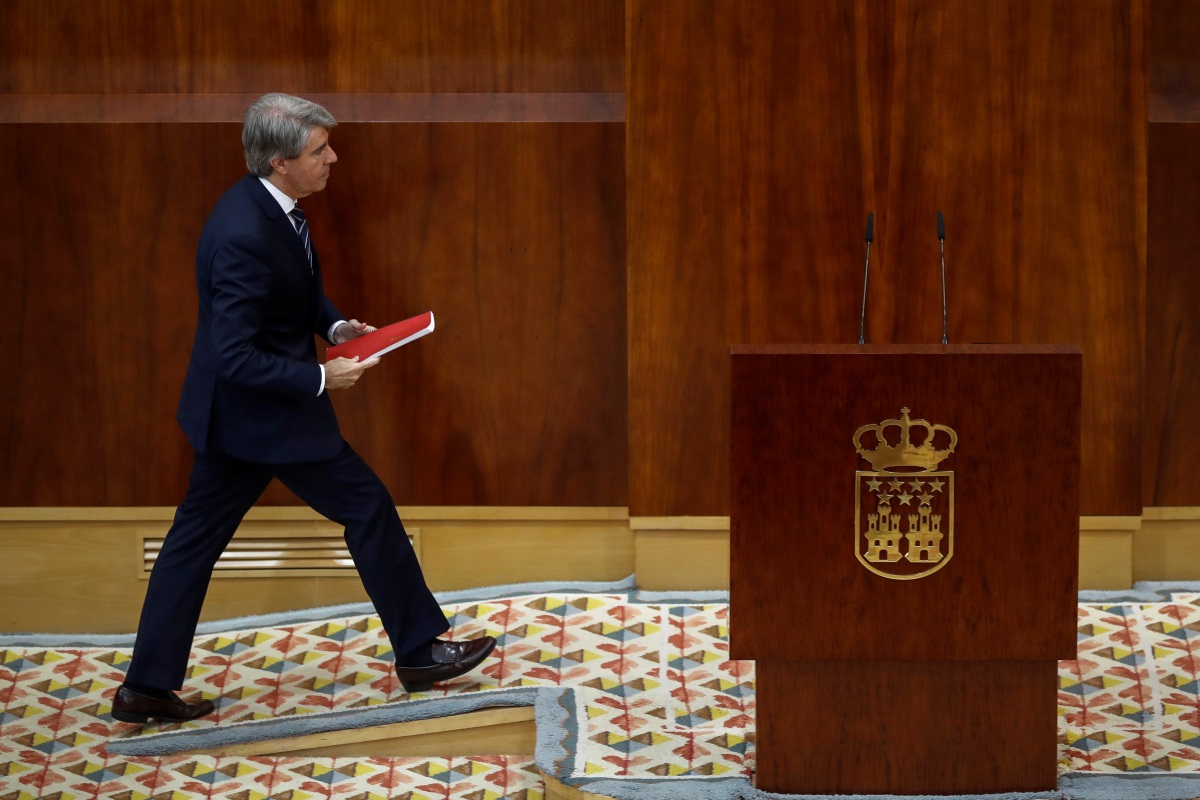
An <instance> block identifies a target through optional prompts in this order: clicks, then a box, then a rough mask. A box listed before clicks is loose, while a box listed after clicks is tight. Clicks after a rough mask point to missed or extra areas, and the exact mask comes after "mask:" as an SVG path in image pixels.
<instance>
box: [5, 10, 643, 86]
mask: <svg viewBox="0 0 1200 800" xmlns="http://www.w3.org/2000/svg"><path fill="white" fill-rule="evenodd" d="M5 12H6V14H5V16H6V24H5V25H4V26H2V27H0V52H3V53H5V58H4V59H3V60H2V61H0V92H3V93H15V94H24V93H35V94H36V93H64V92H65V93H139V92H182V93H201V94H203V93H210V92H261V91H265V90H278V91H287V92H296V93H302V92H511V91H516V92H620V91H622V90H623V88H624V71H623V60H624V39H625V37H624V14H625V9H624V3H623V2H622V0H589V2H586V3H563V2H560V0H406V2H403V3H395V2H390V0H360V1H359V2H354V3H305V4H302V5H298V4H297V3H295V2H290V1H289V0H264V2H256V3H244V2H239V1H238V0H212V2H204V3H193V2H189V1H188V0H132V1H131V2H126V0H99V2H93V3H84V4H80V3H74V2H69V1H68V0H15V2H10V3H7V4H6V6H5Z"/></svg>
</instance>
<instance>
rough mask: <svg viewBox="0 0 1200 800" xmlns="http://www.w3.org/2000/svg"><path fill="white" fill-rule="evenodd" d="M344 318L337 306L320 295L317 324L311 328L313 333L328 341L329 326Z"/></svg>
mask: <svg viewBox="0 0 1200 800" xmlns="http://www.w3.org/2000/svg"><path fill="white" fill-rule="evenodd" d="M343 319H346V317H345V316H343V314H342V312H340V311H338V310H337V306H335V305H334V304H333V302H332V301H330V299H329V298H328V297H325V296H324V295H321V303H320V306H319V307H318V308H317V325H316V327H315V328H314V329H313V333H315V334H317V335H318V336H320V337H321V338H322V339H324V340H325V341H327V342H329V343H330V344H333V342H330V341H329V327H330V326H331V325H333V323H335V322H338V321H339V320H343Z"/></svg>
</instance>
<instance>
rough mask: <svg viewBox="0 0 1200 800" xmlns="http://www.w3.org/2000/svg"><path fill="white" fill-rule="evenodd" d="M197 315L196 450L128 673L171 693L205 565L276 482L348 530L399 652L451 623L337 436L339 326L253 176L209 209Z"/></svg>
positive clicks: (189, 395)
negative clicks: (321, 360) (327, 363)
mask: <svg viewBox="0 0 1200 800" xmlns="http://www.w3.org/2000/svg"><path fill="white" fill-rule="evenodd" d="M196 291H197V294H198V297H199V315H198V319H197V324H196V337H195V341H194V343H193V345H192V356H191V361H190V363H189V364H188V371H187V376H186V378H185V379H184V384H183V394H182V396H181V398H180V401H179V410H178V419H179V423H180V425H181V426H182V427H183V431H184V433H185V434H186V435H187V438H188V440H189V441H190V442H191V444H192V447H193V448H194V449H195V460H194V462H193V464H192V474H191V478H190V479H189V484H188V490H187V496H186V497H185V499H184V501H183V504H182V505H180V506H179V508H178V509H177V511H176V513H175V521H174V524H173V525H172V526H171V530H170V531H169V532H168V534H167V537H166V540H165V542H164V543H163V548H162V551H161V553H160V555H159V557H158V559H157V561H156V562H155V565H154V570H153V573H152V574H151V576H150V582H149V585H148V587H147V590H146V600H145V604H144V605H143V607H142V617H141V622H140V623H139V625H138V636H137V642H136V644H135V646H134V653H133V661H132V663H131V664H130V668H129V672H128V674H127V678H128V680H129V681H131V682H134V683H138V684H143V685H147V686H154V687H158V688H160V689H178V688H179V687H181V686H182V684H183V678H184V676H185V673H186V671H187V659H188V655H189V653H190V650H191V644H192V638H193V636H195V630H196V623H197V621H198V619H199V617H200V609H201V606H202V605H203V603H204V596H205V593H206V592H207V589H208V582H209V578H210V577H211V574H212V568H213V565H214V564H215V563H216V560H217V558H218V557H219V556H220V555H221V553H222V552H223V551H224V549H225V546H226V545H227V544H228V543H229V540H230V538H232V536H233V534H234V531H236V530H237V526H238V524H239V523H240V522H241V520H242V517H243V516H245V514H246V512H247V511H248V510H249V509H250V507H251V506H252V505H253V504H254V502H255V501H256V500H257V499H258V498H259V496H261V494H262V493H263V491H264V490H265V489H266V487H267V484H268V483H270V481H271V479H272V478H273V477H275V478H278V479H279V480H280V481H281V482H282V483H283V484H284V485H286V486H287V487H288V488H289V489H291V490H292V491H293V492H295V493H296V495H297V496H298V497H300V498H301V499H302V500H304V501H305V502H306V503H308V504H309V505H310V506H312V507H313V508H314V509H315V510H316V511H317V512H318V513H320V514H322V515H323V516H325V517H327V518H329V519H331V520H334V521H335V522H338V523H340V524H342V525H345V527H346V532H345V535H346V542H347V545H348V547H349V549H350V553H351V555H352V556H353V557H354V562H355V565H356V566H357V567H358V572H359V575H360V576H361V577H362V581H363V585H364V587H365V588H366V590H367V594H368V595H369V596H370V598H371V601H372V602H373V603H374V605H375V608H376V610H377V611H378V613H379V616H380V619H381V621H382V623H383V627H384V630H386V631H387V634H388V637H389V638H390V639H391V642H392V647H393V649H394V650H395V652H396V653H397V654H404V653H406V652H408V651H410V650H412V649H413V648H415V647H417V646H419V645H421V644H424V643H425V642H428V641H429V640H430V639H433V638H434V637H436V636H438V635H439V634H441V633H444V632H445V631H446V630H447V629H448V628H449V625H448V623H447V622H446V617H445V615H444V614H443V613H442V611H441V609H440V608H439V607H438V604H437V601H436V600H435V599H434V597H433V595H432V594H431V593H430V591H429V589H428V588H427V587H426V585H425V580H424V577H423V575H422V573H421V569H420V566H419V565H418V564H417V560H416V555H415V554H414V553H413V550H412V547H411V546H410V545H409V542H408V537H407V535H406V534H405V532H404V526H403V524H402V523H401V522H400V518H399V517H398V516H397V514H396V509H395V505H394V503H393V501H392V499H391V496H390V495H389V494H388V492H387V489H386V488H385V487H384V486H383V484H382V483H381V482H380V481H379V479H378V478H377V477H376V476H375V474H374V472H372V471H371V469H370V467H368V466H367V465H366V463H365V462H364V461H363V460H362V459H361V458H360V457H359V456H358V454H357V453H355V452H354V450H353V449H352V448H351V447H350V445H349V444H347V443H346V442H345V441H344V440H343V439H342V436H341V433H340V432H339V430H338V424H337V418H336V416H335V415H334V412H333V406H332V404H331V403H330V402H329V396H328V392H321V393H320V394H319V395H318V394H317V392H318V390H319V389H320V387H321V368H320V366H319V365H318V362H317V351H316V344H315V342H314V340H313V336H314V334H319V335H321V336H326V334H327V332H328V330H329V327H330V326H331V325H332V324H333V323H335V322H337V321H338V320H340V319H343V317H342V316H341V314H339V312H338V310H337V309H336V308H335V307H334V305H333V303H331V302H330V301H329V300H328V299H327V298H326V297H325V294H324V291H323V289H322V283H321V264H320V259H319V258H318V257H317V253H316V250H315V249H314V250H313V262H312V265H311V268H310V265H309V263H308V256H307V255H306V253H305V251H304V246H303V243H302V242H301V240H300V237H299V236H298V235H297V234H296V230H295V228H294V227H293V226H292V223H291V221H290V220H289V219H288V216H287V215H286V214H285V213H284V211H283V209H282V208H281V207H280V205H279V203H278V202H276V200H275V198H274V197H272V196H271V194H270V192H268V191H267V189H266V188H265V187H264V186H263V185H262V183H261V182H260V180H259V179H258V178H257V177H254V176H252V175H247V176H246V177H245V178H243V179H242V180H241V181H239V182H238V183H236V184H234V185H233V186H232V187H231V188H230V189H229V190H228V191H227V192H226V193H225V195H224V196H223V197H221V199H220V200H219V201H218V202H217V205H216V207H215V208H214V209H213V212H212V215H211V216H210V217H209V219H208V222H207V223H206V224H205V226H204V232H203V233H202V234H201V236H200V245H199V248H198V250H197V253H196Z"/></svg>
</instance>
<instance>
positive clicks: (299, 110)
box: [242, 92, 337, 178]
mask: <svg viewBox="0 0 1200 800" xmlns="http://www.w3.org/2000/svg"><path fill="white" fill-rule="evenodd" d="M335 125H337V120H335V119H334V118H333V115H332V114H330V113H329V112H328V111H326V110H325V109H324V108H323V107H321V106H319V105H317V104H316V103H314V102H312V101H311V100H305V99H304V98H302V97H292V96H291V95H290V94H280V93H279V92H272V93H271V94H264V95H263V96H262V97H260V98H258V99H257V100H255V101H254V102H253V103H252V104H251V105H250V107H249V108H247V109H246V116H245V117H244V118H243V120H242V148H243V149H244V150H245V151H246V168H247V169H249V170H250V172H251V173H252V174H254V175H258V176H259V177H262V178H265V177H267V176H268V175H270V174H271V169H272V168H271V159H273V158H298V157H299V156H300V153H301V151H303V150H304V145H305V144H306V143H307V142H308V136H309V134H310V133H311V132H312V129H313V128H332V127H334V126H335Z"/></svg>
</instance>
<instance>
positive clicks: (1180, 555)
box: [629, 508, 1200, 589]
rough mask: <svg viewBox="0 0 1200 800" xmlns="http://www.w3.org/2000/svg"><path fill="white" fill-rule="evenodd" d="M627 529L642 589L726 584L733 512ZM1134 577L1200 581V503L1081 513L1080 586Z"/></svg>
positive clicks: (1123, 582)
mask: <svg viewBox="0 0 1200 800" xmlns="http://www.w3.org/2000/svg"><path fill="white" fill-rule="evenodd" d="M629 526H630V529H631V530H632V531H633V533H634V566H635V571H636V573H637V577H638V585H639V586H641V587H642V588H644V589H728V588H729V518H728V517H631V518H630V520H629ZM681 553H686V556H681ZM1135 580H1200V508H1170V509H1167V508H1147V509H1146V510H1145V513H1144V515H1143V516H1140V517H1133V516H1129V517H1096V516H1089V517H1081V518H1080V520H1079V588H1080V589H1127V588H1129V587H1130V586H1132V585H1133V582H1134V581H1135Z"/></svg>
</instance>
